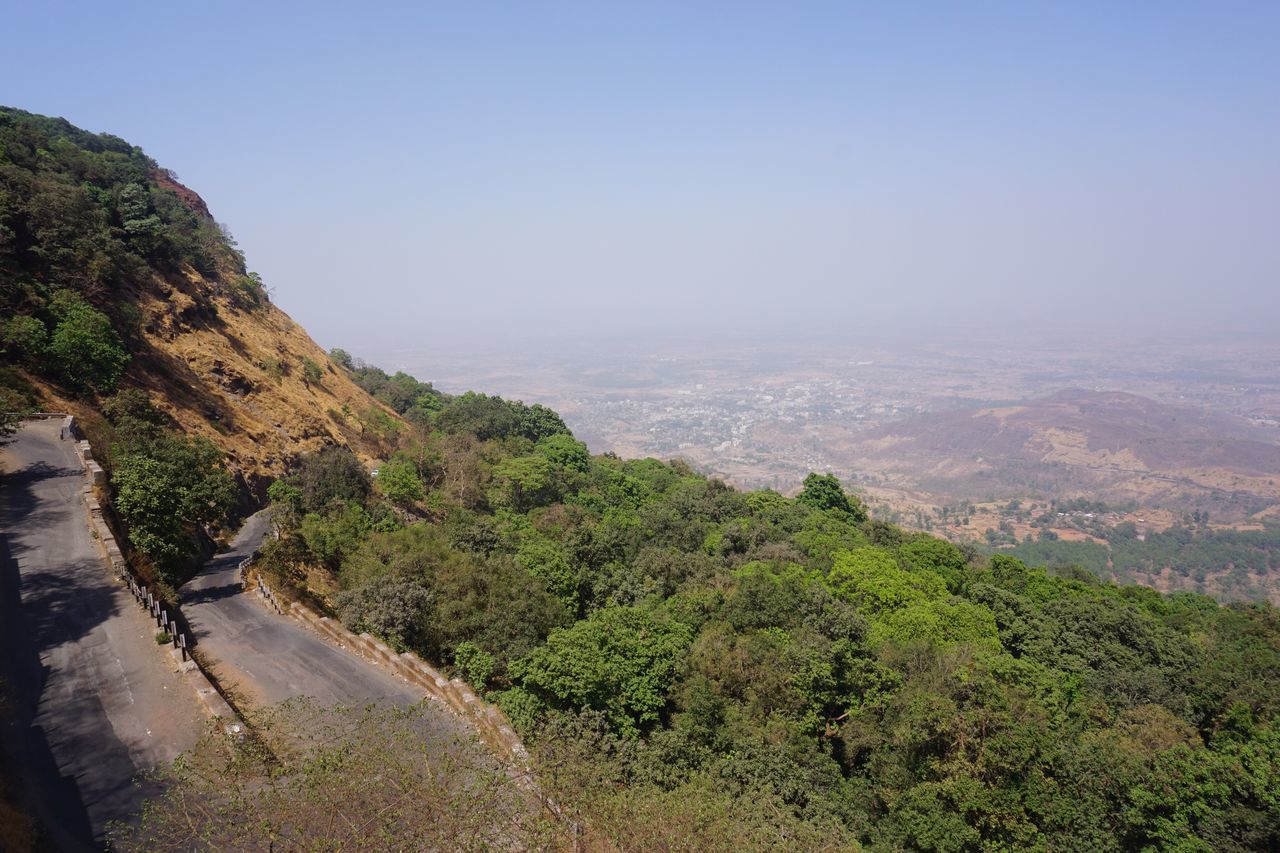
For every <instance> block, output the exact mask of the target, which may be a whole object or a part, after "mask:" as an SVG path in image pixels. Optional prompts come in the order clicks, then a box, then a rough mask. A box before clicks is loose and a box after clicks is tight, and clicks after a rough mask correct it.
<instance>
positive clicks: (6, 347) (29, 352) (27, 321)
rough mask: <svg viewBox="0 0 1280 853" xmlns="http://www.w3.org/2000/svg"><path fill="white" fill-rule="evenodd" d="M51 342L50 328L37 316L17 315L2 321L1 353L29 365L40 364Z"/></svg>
mask: <svg viewBox="0 0 1280 853" xmlns="http://www.w3.org/2000/svg"><path fill="white" fill-rule="evenodd" d="M48 343H49V330H48V329H46V328H45V325H44V323H41V322H40V321H39V320H38V319H36V318H35V317H26V316H17V317H11V318H10V319H8V320H5V321H2V322H0V353H3V354H4V355H6V356H8V357H9V358H10V359H12V360H14V361H18V362H22V363H25V364H29V365H33V366H34V365H39V363H40V360H41V359H42V358H43V357H44V352H45V347H46V346H48Z"/></svg>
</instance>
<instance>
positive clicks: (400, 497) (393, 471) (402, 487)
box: [374, 459, 423, 506]
mask: <svg viewBox="0 0 1280 853" xmlns="http://www.w3.org/2000/svg"><path fill="white" fill-rule="evenodd" d="M374 483H375V485H376V486H377V489H378V491H379V492H381V493H382V494H383V495H385V496H386V498H387V500H389V501H391V502H392V503H394V504H399V505H400V506H409V505H411V504H413V503H416V502H417V501H420V500H422V498H423V490H422V480H421V479H419V478H418V468H417V466H416V465H414V464H413V462H412V461H410V460H408V459H392V460H391V461H389V462H387V463H386V464H384V465H382V466H381V467H380V468H379V469H378V477H377V479H376V480H375V481H374Z"/></svg>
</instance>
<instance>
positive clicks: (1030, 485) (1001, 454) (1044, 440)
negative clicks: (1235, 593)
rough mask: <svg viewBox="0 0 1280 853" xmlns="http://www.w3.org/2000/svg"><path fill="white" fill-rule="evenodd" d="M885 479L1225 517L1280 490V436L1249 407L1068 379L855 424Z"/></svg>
mask: <svg viewBox="0 0 1280 853" xmlns="http://www.w3.org/2000/svg"><path fill="white" fill-rule="evenodd" d="M847 451H848V452H847V454H846V455H847V457H848V458H849V460H850V463H849V464H850V466H851V467H852V468H853V469H854V470H856V471H859V472H862V473H864V474H870V475H872V476H873V477H875V478H877V479H878V480H879V485H881V486H888V487H893V488H898V489H910V490H916V491H921V492H925V493H929V494H932V495H935V496H938V497H939V498H940V499H941V500H940V502H945V501H946V500H949V499H950V500H955V499H969V500H979V501H981V500H998V499H1007V498H1011V497H1021V496H1044V497H1057V498H1070V497H1077V496H1087V497H1092V498H1098V499H1102V500H1106V501H1113V502H1133V503H1135V504H1138V505H1141V506H1148V507H1158V506H1167V507H1174V508H1181V507H1189V506H1198V505H1201V504H1202V503H1204V502H1205V501H1212V502H1213V504H1214V506H1215V510H1216V511H1215V517H1216V518H1224V519H1225V518H1227V517H1232V516H1236V519H1235V520H1238V521H1243V520H1245V519H1246V518H1247V517H1248V516H1250V515H1253V514H1257V513H1260V512H1261V513H1265V512H1267V511H1268V508H1270V507H1273V506H1274V505H1275V504H1277V503H1278V502H1280V446H1278V445H1276V444H1275V443H1274V440H1273V439H1272V438H1271V437H1270V436H1268V435H1266V434H1265V433H1263V432H1262V431H1261V430H1259V429H1257V428H1256V427H1254V426H1253V425H1251V424H1249V423H1248V422H1247V421H1244V420H1243V419H1240V418H1235V417H1231V416H1228V415H1220V414H1216V413H1212V412H1206V411H1203V410H1198V409H1192V408H1184V407H1180V406H1172V405H1168V404H1165V403H1159V402H1156V401H1154V400H1150V399H1148V398H1145V397H1141V396H1138V395H1135V394H1123V393H1112V392H1108V393H1101V392H1093V391H1082V390H1074V389H1073V390H1068V391H1062V392H1060V393H1057V394H1053V395H1050V396H1048V397H1044V398H1041V399H1038V400H1032V401H1028V402H1026V403H1022V404H1018V405H1011V406H1007V407H1002V408H984V409H976V410H970V411H962V412H947V413H940V414H929V415H921V416H917V417H913V418H909V419H907V420H904V421H899V422H897V423H892V424H887V425H885V426H883V427H880V428H878V429H875V430H871V431H868V432H865V433H861V434H858V435H856V436H854V437H853V438H852V439H851V440H850V442H849V444H848V447H847Z"/></svg>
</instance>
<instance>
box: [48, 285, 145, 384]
mask: <svg viewBox="0 0 1280 853" xmlns="http://www.w3.org/2000/svg"><path fill="white" fill-rule="evenodd" d="M52 307H53V312H54V314H55V316H57V317H58V325H57V326H56V327H55V328H54V330H53V335H52V337H50V339H49V346H48V348H47V352H48V358H49V362H50V364H51V366H52V367H53V369H54V371H55V372H56V373H57V374H58V375H59V376H60V377H61V378H62V379H63V380H64V381H66V382H67V384H69V385H71V386H72V387H74V388H76V389H77V390H80V391H86V390H90V391H99V392H101V391H111V390H113V389H114V388H115V386H116V383H117V382H118V381H119V380H120V376H121V374H123V373H124V369H125V366H126V365H127V364H128V363H129V354H128V353H127V352H125V350H124V346H123V345H122V344H121V343H120V336H119V335H117V334H116V330H115V329H114V328H112V326H111V320H110V319H109V318H108V317H107V315H106V314H103V313H102V312H101V311H96V310H94V309H93V308H92V307H90V305H89V304H88V303H87V302H85V301H83V300H82V299H80V298H79V297H78V296H76V295H74V294H72V293H70V292H69V291H60V292H59V295H58V297H57V298H55V300H54V304H53V306H52Z"/></svg>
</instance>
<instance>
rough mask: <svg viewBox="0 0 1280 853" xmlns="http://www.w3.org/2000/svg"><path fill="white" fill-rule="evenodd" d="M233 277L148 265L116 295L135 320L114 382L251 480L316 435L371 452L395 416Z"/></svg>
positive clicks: (190, 198)
mask: <svg viewBox="0 0 1280 853" xmlns="http://www.w3.org/2000/svg"><path fill="white" fill-rule="evenodd" d="M157 181H158V182H160V183H162V184H164V185H166V186H167V187H168V188H170V189H173V190H174V191H175V192H176V193H177V194H178V195H179V197H180V198H182V199H183V201H184V202H185V203H186V204H187V205H188V206H189V207H190V208H191V209H192V210H193V211H195V212H196V213H197V214H198V215H200V216H202V217H206V218H207V217H209V213H208V208H207V207H206V206H205V203H204V201H203V200H201V198H200V197H199V196H198V195H197V194H196V193H195V192H193V191H192V190H190V189H187V188H186V187H183V186H181V185H180V184H177V183H176V182H174V181H173V180H172V179H170V178H168V177H167V176H164V175H160V176H157ZM238 279H240V276H239V275H238V273H237V272H235V271H234V270H231V269H227V270H224V271H219V272H218V273H216V274H213V275H209V276H205V275H201V274H199V273H198V272H196V271H194V270H191V269H188V270H187V271H186V272H185V274H182V275H173V276H169V277H161V276H159V275H155V276H153V277H152V278H151V279H150V281H149V283H148V284H147V285H146V286H144V287H140V288H136V289H134V291H133V292H131V293H128V294H126V298H128V299H129V300H130V301H132V302H133V303H134V304H135V305H136V306H137V309H138V323H137V328H136V329H135V331H134V336H133V337H134V339H133V340H132V341H131V343H130V349H131V351H132V353H133V358H132V360H131V362H130V364H129V367H128V371H127V373H126V374H125V378H124V380H123V381H122V382H121V387H135V388H142V389H145V390H146V391H147V392H148V393H149V395H150V397H151V399H152V402H153V403H154V404H155V405H156V406H157V407H158V408H160V409H162V410H163V411H165V412H167V413H168V414H169V415H170V416H172V417H173V419H174V420H175V421H176V422H177V423H178V425H179V426H180V427H181V429H182V430H183V431H184V432H186V433H187V434H188V435H192V436H204V437H206V438H208V439H210V440H211V441H213V442H214V443H215V444H216V445H217V446H218V447H219V448H221V449H222V450H223V451H224V452H225V453H226V454H227V457H228V463H229V465H230V466H231V467H232V468H233V470H234V471H235V472H236V473H238V474H241V475H242V476H243V478H244V480H245V482H246V483H247V484H249V485H250V486H251V487H253V488H255V489H256V488H257V487H258V486H259V485H260V484H261V482H262V481H263V479H264V478H272V477H275V476H278V475H279V474H280V473H282V471H283V470H284V469H285V468H286V466H287V465H288V464H289V462H290V460H292V459H293V458H295V457H296V456H298V455H299V454H301V453H304V452H307V451H311V450H315V449H317V448H319V447H321V446H323V445H326V444H343V445H347V446H349V447H350V448H351V449H352V450H353V451H355V452H356V453H357V454H358V455H360V456H362V457H364V458H365V459H366V460H369V461H371V460H373V459H376V458H379V457H380V456H382V455H383V453H384V451H385V450H386V445H385V442H386V441H387V440H388V438H389V437H390V436H389V435H388V433H389V432H391V431H394V430H395V429H397V428H398V427H399V426H400V424H401V423H402V422H401V421H400V418H399V416H397V415H396V414H395V413H394V412H393V411H391V410H390V409H388V408H386V407H385V406H383V405H382V404H381V403H378V402H377V401H375V400H374V399H373V398H372V397H370V396H369V395H368V394H367V393H365V392H364V391H363V390H362V389H361V388H359V387H357V386H356V385H355V384H354V383H353V382H352V381H351V380H350V379H349V378H348V377H347V375H346V374H345V373H344V372H343V371H342V370H341V369H340V368H338V367H336V366H335V365H334V364H333V363H332V362H331V361H330V360H329V358H328V356H327V355H326V354H325V352H324V351H323V350H322V349H321V348H320V347H319V346H318V345H317V344H316V343H315V341H313V340H311V338H310V337H309V336H308V335H307V333H306V331H305V330H304V329H303V328H302V327H301V326H299V325H298V324H297V323H295V322H294V321H293V320H291V319H290V318H289V316H288V315H287V314H285V313H284V312H283V311H281V310H280V309H279V308H277V307H276V306H275V305H273V304H271V303H270V302H269V301H267V300H266V299H262V300H261V304H257V305H255V304H253V301H252V300H251V299H248V298H246V297H245V295H244V292H243V291H242V290H240V289H238V287H237V280H238ZM308 363H310V364H311V365H314V367H312V368H311V371H312V375H311V376H310V377H308V375H307V373H308V367H307V366H308ZM317 367H318V368H319V371H318V376H317V375H316V373H315V368H317ZM36 384H37V386H39V387H40V390H41V391H42V392H43V393H44V395H45V396H46V397H47V398H48V400H49V405H51V406H58V407H61V408H66V409H69V410H72V411H76V412H78V413H80V414H81V415H82V416H84V417H85V418H86V419H87V420H89V421H90V423H92V421H93V420H94V418H95V417H96V415H95V414H94V413H93V411H92V410H91V409H89V408H88V407H87V406H86V405H85V404H83V403H80V402H76V401H75V400H68V399H65V398H64V396H63V395H61V394H59V392H58V391H57V390H56V389H55V388H52V387H50V386H49V385H47V384H44V383H40V382H37V383H36Z"/></svg>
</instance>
